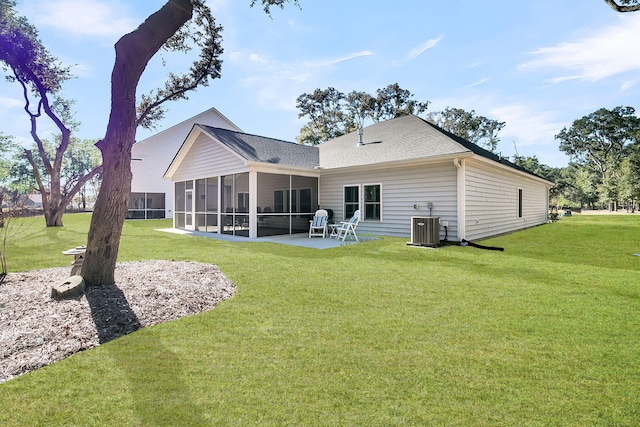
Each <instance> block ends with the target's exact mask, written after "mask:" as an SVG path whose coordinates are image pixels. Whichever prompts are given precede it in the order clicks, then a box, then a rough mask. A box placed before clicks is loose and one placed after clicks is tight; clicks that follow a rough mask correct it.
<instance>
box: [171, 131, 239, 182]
mask: <svg viewBox="0 0 640 427" xmlns="http://www.w3.org/2000/svg"><path fill="white" fill-rule="evenodd" d="M248 171H249V167H248V166H246V165H245V164H244V162H243V161H242V160H241V159H240V158H239V157H238V156H236V155H235V154H233V153H232V152H230V151H229V150H228V149H226V148H225V147H224V146H222V145H220V143H218V142H217V141H213V140H212V139H211V138H210V137H209V136H207V135H205V134H200V135H199V136H198V139H196V141H195V142H194V144H193V146H192V147H191V149H190V150H189V152H188V153H187V155H186V156H185V158H184V160H183V161H182V162H181V163H180V166H179V167H178V169H177V170H176V172H175V174H174V175H173V177H172V181H185V180H187V179H199V178H209V177H213V176H219V175H229V174H233V173H241V172H248Z"/></svg>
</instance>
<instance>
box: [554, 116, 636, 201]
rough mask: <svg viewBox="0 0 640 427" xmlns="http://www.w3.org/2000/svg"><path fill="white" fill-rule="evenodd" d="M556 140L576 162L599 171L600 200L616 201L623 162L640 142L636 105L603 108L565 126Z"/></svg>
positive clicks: (597, 184)
mask: <svg viewBox="0 0 640 427" xmlns="http://www.w3.org/2000/svg"><path fill="white" fill-rule="evenodd" d="M556 139H558V140H559V141H560V150H561V151H563V152H565V153H567V154H568V155H569V156H570V157H571V159H572V161H573V162H575V164H576V165H578V166H580V167H582V168H584V169H589V170H591V171H593V172H595V173H597V176H598V179H597V182H596V183H595V185H596V186H597V189H598V190H597V192H598V194H599V196H600V201H601V202H607V201H616V200H617V197H618V187H617V185H618V181H619V179H620V177H621V176H620V164H621V162H622V160H623V159H624V158H625V157H626V156H628V154H629V152H630V149H631V147H637V145H638V141H639V140H640V119H639V118H638V117H637V116H636V115H635V109H634V108H632V107H615V108H614V109H612V110H608V109H606V108H600V109H599V110H597V111H595V112H593V113H591V114H589V115H587V116H584V117H582V118H580V119H577V120H575V121H574V122H573V124H572V125H571V127H569V128H563V129H562V130H561V131H560V133H559V134H558V135H556ZM630 171H631V170H630Z"/></svg>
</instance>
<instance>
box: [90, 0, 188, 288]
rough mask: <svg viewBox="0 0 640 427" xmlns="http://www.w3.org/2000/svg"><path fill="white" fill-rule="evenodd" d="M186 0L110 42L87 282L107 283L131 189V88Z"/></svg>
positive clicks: (176, 24)
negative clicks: (107, 95) (100, 170)
mask: <svg viewBox="0 0 640 427" xmlns="http://www.w3.org/2000/svg"><path fill="white" fill-rule="evenodd" d="M192 13H193V5H192V4H191V1H190V0H169V1H168V2H167V3H166V4H165V5H164V6H163V7H162V8H161V9H160V10H159V11H157V12H156V13H154V14H153V15H151V16H150V17H149V18H147V20H146V21H145V22H143V23H142V25H140V27H138V28H137V29H136V30H135V31H133V32H132V33H129V34H126V35H125V36H123V37H122V38H121V39H120V40H118V42H117V43H116V45H115V50H116V60H115V64H114V66H113V72H112V74H111V114H110V115H109V123H108V124H107V132H106V134H105V138H104V139H103V140H102V141H99V142H98V144H96V145H97V146H98V148H99V149H100V151H101V152H102V165H103V175H102V185H101V187H100V192H99V193H98V198H97V199H96V205H95V208H94V211H93V216H92V217H91V226H90V228H89V236H88V240H87V252H86V255H85V260H84V263H83V266H82V273H81V274H82V276H83V278H84V281H85V283H86V284H87V285H89V286H91V285H110V284H113V283H114V282H115V280H114V273H115V266H116V260H117V258H118V249H119V246H120V237H121V236H122V227H123V225H124V220H125V217H126V215H127V200H128V198H129V192H130V191H131V177H132V174H131V146H132V145H133V143H134V142H135V135H136V88H137V86H138V81H139V80H140V76H141V75H142V72H143V71H144V69H145V67H146V66H147V63H148V62H149V60H150V59H151V58H152V57H153V56H154V55H155V54H156V52H157V51H158V50H159V49H160V48H161V47H162V45H164V43H165V42H166V41H167V40H168V39H169V38H170V37H171V36H172V35H173V34H175V32H176V31H178V29H179V28H180V27H182V25H183V24H184V23H185V22H187V21H188V20H189V19H191V15H192Z"/></svg>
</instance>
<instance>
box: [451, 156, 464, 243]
mask: <svg viewBox="0 0 640 427" xmlns="http://www.w3.org/2000/svg"><path fill="white" fill-rule="evenodd" d="M453 164H454V165H455V167H456V183H457V185H456V190H457V197H456V198H457V201H458V241H460V242H461V241H462V240H464V239H465V237H466V234H467V230H466V228H467V227H466V221H465V218H466V217H467V215H466V205H467V203H466V200H467V196H466V187H465V170H466V168H465V161H464V159H462V160H460V159H458V158H457V157H456V158H455V159H453Z"/></svg>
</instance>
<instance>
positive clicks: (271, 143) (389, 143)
mask: <svg viewBox="0 0 640 427" xmlns="http://www.w3.org/2000/svg"><path fill="white" fill-rule="evenodd" d="M198 126H200V127H201V128H202V129H203V130H204V131H205V132H207V133H208V134H209V135H211V136H213V137H214V138H215V139H217V140H218V141H220V142H221V143H222V144H224V145H226V146H227V147H229V148H230V149H232V150H233V151H235V152H236V153H238V154H239V155H240V156H242V157H244V158H245V159H247V160H249V161H256V162H265V163H272V164H277V165H283V166H284V165H286V166H293V167H300V168H307V169H313V168H315V167H317V166H320V167H322V169H335V168H343V167H352V166H364V165H374V164H378V163H387V162H398V161H408V160H417V159H428V158H437V157H442V156H448V155H456V154H464V153H474V154H476V155H478V156H481V157H485V158H487V159H490V160H493V161H495V162H497V163H501V164H503V165H505V166H508V167H511V168H513V169H517V170H519V171H521V172H525V173H528V174H530V175H533V176H537V175H534V174H532V173H531V172H529V171H527V170H526V169H524V168H521V167H519V166H517V165H515V164H514V163H511V162H510V161H508V160H507V159H504V158H502V157H500V156H498V155H496V154H494V153H492V152H490V151H488V150H485V149H484V148H482V147H480V146H478V145H476V144H473V143H471V142H469V141H467V140H465V139H463V138H460V137H458V136H456V135H454V134H452V133H450V132H447V131H445V130H443V129H441V128H439V127H438V126H436V125H434V124H432V123H429V122H427V121H426V120H423V119H421V118H420V117H418V116H414V115H408V116H402V117H397V118H395V119H391V120H387V121H384V122H379V123H375V124H373V125H371V126H367V127H366V128H364V134H363V138H362V140H363V142H364V145H363V146H360V147H359V146H358V134H357V132H351V133H348V134H346V135H343V136H340V137H338V138H335V139H332V140H331V141H327V142H325V143H324V144H321V145H319V146H317V147H310V146H307V145H300V144H296V143H293V142H287V141H283V140H280V139H273V138H266V137H263V136H257V135H250V134H246V133H242V132H235V131H232V130H228V129H221V128H216V127H212V126H206V125H198Z"/></svg>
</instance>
